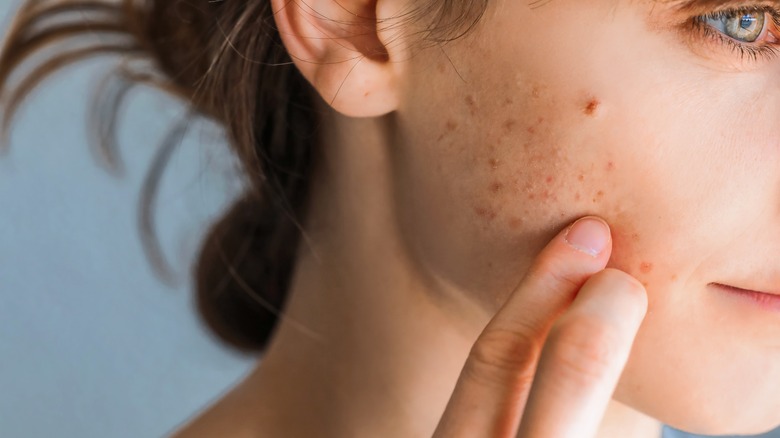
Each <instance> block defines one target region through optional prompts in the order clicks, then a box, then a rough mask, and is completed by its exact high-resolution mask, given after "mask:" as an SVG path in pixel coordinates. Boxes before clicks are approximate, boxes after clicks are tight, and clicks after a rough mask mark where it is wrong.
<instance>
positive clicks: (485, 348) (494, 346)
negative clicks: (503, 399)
mask: <svg viewBox="0 0 780 438" xmlns="http://www.w3.org/2000/svg"><path fill="white" fill-rule="evenodd" d="M540 351H541V345H540V342H539V341H537V340H535V339H533V338H531V337H529V336H527V335H525V334H523V333H522V332H516V331H512V330H506V329H486V330H485V331H483V332H482V334H480V336H479V339H478V340H477V342H476V343H474V345H473V346H472V348H471V351H470V352H469V358H468V360H467V362H466V363H467V366H466V368H465V371H466V372H467V373H468V374H469V377H470V378H472V379H474V380H476V381H478V382H480V383H482V384H488V385H507V384H508V383H509V384H514V385H519V386H522V385H530V382H531V380H532V379H533V373H534V370H535V365H536V361H537V359H538V357H539V352H540Z"/></svg>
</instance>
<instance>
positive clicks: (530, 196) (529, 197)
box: [528, 193, 536, 199]
mask: <svg viewBox="0 0 780 438" xmlns="http://www.w3.org/2000/svg"><path fill="white" fill-rule="evenodd" d="M528 199H536V196H534V194H533V193H531V194H530V195H528Z"/></svg>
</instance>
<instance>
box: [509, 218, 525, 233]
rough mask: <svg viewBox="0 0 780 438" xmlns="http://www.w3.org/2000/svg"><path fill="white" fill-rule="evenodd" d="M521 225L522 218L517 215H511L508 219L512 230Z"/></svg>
mask: <svg viewBox="0 0 780 438" xmlns="http://www.w3.org/2000/svg"><path fill="white" fill-rule="evenodd" d="M521 225H523V220H522V219H521V218H519V217H513V218H512V219H510V220H509V228H511V229H513V230H516V229H518V228H520V226H521Z"/></svg>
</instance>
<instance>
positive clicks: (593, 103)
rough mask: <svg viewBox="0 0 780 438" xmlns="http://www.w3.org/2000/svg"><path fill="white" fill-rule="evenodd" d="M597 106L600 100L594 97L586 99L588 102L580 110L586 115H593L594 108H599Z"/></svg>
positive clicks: (599, 104)
mask: <svg viewBox="0 0 780 438" xmlns="http://www.w3.org/2000/svg"><path fill="white" fill-rule="evenodd" d="M599 106H601V102H599V101H598V99H596V98H592V99H590V100H588V103H586V104H585V108H583V110H582V111H583V112H584V113H585V114H586V115H588V116H593V115H594V114H595V113H596V110H597V109H599Z"/></svg>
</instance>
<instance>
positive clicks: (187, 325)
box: [0, 0, 780, 438]
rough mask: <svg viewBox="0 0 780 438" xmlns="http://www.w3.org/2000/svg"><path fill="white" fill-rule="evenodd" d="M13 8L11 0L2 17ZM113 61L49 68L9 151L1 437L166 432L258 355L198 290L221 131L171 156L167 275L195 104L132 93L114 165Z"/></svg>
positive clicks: (182, 157)
mask: <svg viewBox="0 0 780 438" xmlns="http://www.w3.org/2000/svg"><path fill="white" fill-rule="evenodd" d="M10 11H11V2H10V1H9V0H0V18H1V19H2V23H0V29H2V30H5V28H6V26H7V23H8V20H9V16H8V14H9V12H10ZM110 64H111V63H110V62H109V59H107V58H96V59H94V60H92V61H89V62H86V63H82V64H80V65H79V66H78V67H75V68H73V67H71V68H68V69H67V70H65V71H64V72H62V73H60V74H59V75H58V76H56V77H54V78H53V79H52V80H50V81H48V82H46V84H45V86H44V87H43V88H39V89H38V90H37V91H36V92H35V94H34V95H33V97H32V98H31V99H30V100H28V101H27V103H26V104H25V105H24V106H23V107H22V110H21V112H20V113H19V114H18V116H17V119H16V126H15V128H14V130H13V135H12V137H11V150H10V153H9V155H7V156H4V157H0V212H1V213H0V437H74V438H90V437H96V438H97V437H117V438H121V437H128V438H130V437H134V438H135V437H159V436H164V435H165V434H166V433H168V432H170V431H171V430H173V429H174V428H175V427H177V426H178V425H179V424H180V423H181V422H183V421H185V420H187V419H188V418H190V417H191V416H192V415H193V414H194V413H195V412H197V411H198V410H200V409H202V408H203V407H204V406H206V405H207V404H209V403H211V401H212V400H214V399H215V398H218V397H219V395H220V394H221V393H222V392H223V391H225V390H226V389H227V388H228V387H229V386H231V385H232V384H233V383H236V382H237V381H238V380H240V379H241V377H243V375H244V374H245V373H246V372H247V371H248V370H249V367H250V366H251V365H252V363H253V361H254V359H253V358H248V357H241V356H238V355H236V354H234V353H231V352H230V351H228V350H227V349H225V348H223V347H221V346H220V345H219V344H218V343H217V342H215V341H214V340H213V339H212V338H211V337H210V335H209V334H208V333H207V332H206V331H205V329H203V328H202V327H201V326H200V325H199V324H198V321H197V319H196V313H195V311H194V309H193V302H192V296H191V293H190V288H191V282H190V279H189V275H188V274H189V265H190V263H191V262H192V260H193V257H194V255H195V251H196V249H197V245H198V243H199V241H200V239H201V238H202V233H203V232H204V231H205V228H206V226H207V225H208V224H209V222H210V221H212V220H214V219H215V218H216V217H217V215H218V214H219V213H220V210H221V209H222V208H224V207H225V206H226V205H227V203H228V202H229V201H230V199H231V198H232V196H234V195H235V194H236V193H237V189H238V182H237V180H236V178H235V177H234V174H233V170H232V169H233V167H232V166H233V163H232V162H231V161H230V160H229V159H226V158H225V157H227V156H228V154H227V153H226V151H225V149H224V146H222V144H223V143H222V141H221V140H220V136H219V131H218V130H217V129H215V127H213V126H211V125H208V124H205V123H199V124H197V125H194V126H192V128H191V129H190V131H189V133H188V134H187V136H186V137H185V139H184V140H183V142H182V144H181V145H180V146H179V147H178V149H177V151H176V152H175V153H174V155H173V157H172V159H171V160H170V162H169V164H168V167H167V168H166V171H165V175H164V178H163V182H162V185H161V187H160V192H159V196H158V202H157V213H156V219H157V229H158V233H159V235H160V236H161V239H162V241H163V244H164V248H165V251H166V254H167V258H168V259H169V260H170V261H171V262H172V263H173V264H174V267H175V269H176V270H177V271H178V280H179V281H180V284H179V285H178V286H177V287H172V288H171V287H166V286H165V285H163V284H161V283H160V282H159V281H157V280H156V279H155V278H154V277H153V276H152V274H151V271H150V268H149V266H148V263H147V261H146V259H145V256H144V254H143V252H142V250H141V246H140V239H139V235H138V231H137V228H136V223H135V221H136V214H137V202H138V196H139V193H140V187H141V182H142V178H143V176H144V174H145V172H146V170H147V169H148V166H149V165H150V160H151V158H152V155H153V153H154V151H155V149H156V146H157V145H158V144H159V142H160V140H161V138H162V136H163V135H164V134H165V132H166V131H165V130H166V129H167V128H169V127H170V126H172V124H173V123H174V122H175V121H176V118H177V117H179V116H180V115H181V113H182V109H181V107H180V106H179V105H178V104H177V103H176V102H175V101H173V100H171V99H168V98H166V97H164V96H162V95H161V94H160V93H157V92H154V91H151V90H149V89H145V88H138V89H137V90H136V91H135V92H133V93H132V94H131V95H130V97H129V98H128V100H127V101H126V104H125V111H124V112H123V113H122V114H120V125H119V141H120V145H121V151H122V156H123V158H124V160H125V163H126V173H125V176H124V177H123V178H121V179H117V178H115V177H112V176H110V175H109V174H108V173H106V172H105V171H103V170H101V169H100V168H99V167H98V166H97V163H96V161H95V159H94V158H93V156H92V155H91V154H90V152H89V149H88V146H87V139H86V136H85V132H86V125H85V123H86V121H85V118H86V114H87V113H86V103H87V100H88V99H87V98H88V97H89V96H90V93H91V90H92V88H91V85H93V84H94V83H95V82H96V81H97V80H98V79H99V78H100V75H101V74H102V72H104V71H105V70H106V68H107V66H109V65H110ZM778 396H779V397H780V394H779V395H778ZM666 435H667V436H669V437H672V436H687V435H684V434H680V433H677V432H675V431H673V430H670V429H667V430H666ZM772 436H773V437H780V431H779V432H777V433H775V434H773V435H772Z"/></svg>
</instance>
